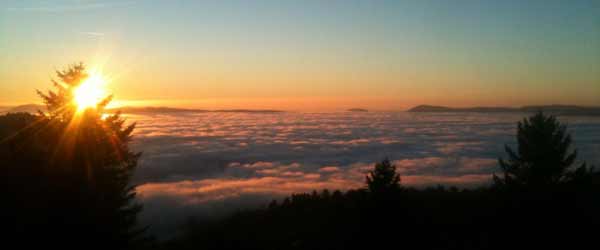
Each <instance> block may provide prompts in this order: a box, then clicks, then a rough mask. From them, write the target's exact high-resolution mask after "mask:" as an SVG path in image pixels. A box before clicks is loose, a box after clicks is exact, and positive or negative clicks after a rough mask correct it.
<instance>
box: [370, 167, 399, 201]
mask: <svg viewBox="0 0 600 250" xmlns="http://www.w3.org/2000/svg"><path fill="white" fill-rule="evenodd" d="M366 182H367V186H368V189H369V191H370V192H372V193H382V192H388V191H396V190H399V189H400V175H399V174H397V173H396V166H395V165H392V164H391V163H390V161H389V160H388V159H387V158H386V159H384V160H383V161H381V162H378V163H376V164H375V169H373V170H372V171H369V174H368V175H367V181H366Z"/></svg>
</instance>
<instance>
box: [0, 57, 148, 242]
mask: <svg viewBox="0 0 600 250" xmlns="http://www.w3.org/2000/svg"><path fill="white" fill-rule="evenodd" d="M57 75H58V78H59V79H60V82H54V85H55V87H56V89H57V90H56V91H49V92H48V93H47V94H43V93H41V92H40V95H41V97H42V98H43V100H44V102H45V103H46V105H47V107H48V110H47V112H41V111H40V112H39V114H38V115H30V114H8V115H5V116H2V117H0V138H1V141H0V164H1V165H0V171H2V175H1V177H0V179H1V180H0V192H2V197H3V203H2V207H1V208H0V209H1V211H0V213H1V216H2V227H3V228H2V230H3V231H5V232H4V233H2V236H3V237H6V239H10V240H11V241H13V242H16V243H18V246H20V247H19V248H26V246H27V245H29V244H43V245H44V246H45V247H50V248H54V247H59V249H64V248H72V247H77V248H99V249H130V248H133V247H134V246H136V245H137V243H138V241H139V240H140V239H141V238H140V237H139V236H140V233H141V232H142V230H140V228H138V227H137V226H136V218H137V214H138V213H139V211H140V209H141V206H140V205H139V204H136V203H135V202H134V198H135V192H134V189H133V187H132V186H131V185H130V184H129V180H130V177H131V175H132V173H133V171H134V169H135V167H136V165H137V160H138V158H139V154H137V153H133V152H132V151H130V149H129V147H128V142H129V141H130V139H131V132H132V131H133V129H134V126H135V125H134V124H132V125H129V126H125V125H124V120H123V119H122V118H121V117H120V116H119V114H115V115H110V116H107V117H105V118H102V110H103V108H104V107H105V106H106V104H108V102H109V101H110V97H107V99H105V100H104V101H103V102H101V103H99V104H98V107H97V109H87V110H84V111H81V112H78V111H77V107H75V105H74V103H73V100H72V99H73V96H72V94H71V93H72V90H73V89H74V88H76V87H77V86H78V85H79V84H80V83H81V82H82V81H83V80H84V79H85V78H86V77H87V75H86V74H85V68H84V66H83V65H82V64H77V65H73V66H72V67H70V68H69V69H67V70H65V71H59V72H57ZM4 244H9V243H8V242H6V241H5V242H4Z"/></svg>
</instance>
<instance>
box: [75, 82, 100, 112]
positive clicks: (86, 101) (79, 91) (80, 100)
mask: <svg viewBox="0 0 600 250" xmlns="http://www.w3.org/2000/svg"><path fill="white" fill-rule="evenodd" d="M105 86H106V81H105V80H104V78H103V77H102V75H101V74H99V73H92V74H90V75H89V77H88V78H87V79H85V80H84V81H83V82H82V83H81V84H80V85H79V86H77V88H75V89H74V90H73V100H74V102H75V105H76V106H77V111H78V112H81V111H84V110H86V109H88V108H96V106H97V105H98V103H100V102H101V101H102V100H103V99H104V98H106V96H107V95H106V89H105Z"/></svg>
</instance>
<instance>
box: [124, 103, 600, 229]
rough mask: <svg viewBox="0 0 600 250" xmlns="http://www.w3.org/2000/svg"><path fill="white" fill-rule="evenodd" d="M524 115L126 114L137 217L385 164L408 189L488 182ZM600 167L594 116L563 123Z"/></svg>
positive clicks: (292, 187) (361, 176)
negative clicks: (131, 131) (135, 154)
mask: <svg viewBox="0 0 600 250" xmlns="http://www.w3.org/2000/svg"><path fill="white" fill-rule="evenodd" d="M526 115H527V114H476V113H472V114H471V113H469V114H466V113H460V114H452V113H407V112H337V113H301V112H284V113H227V112H223V113H219V112H214V113H213V112H207V113H189V114H146V115H127V118H128V121H132V122H137V128H136V130H135V137H134V141H133V148H134V149H135V150H136V151H142V152H143V156H142V159H141V162H140V166H139V168H138V170H137V173H136V176H135V182H136V183H138V184H139V186H138V187H137V192H138V197H139V199H140V201H141V202H142V203H143V204H144V207H145V208H144V213H143V218H142V219H143V221H145V222H148V223H149V224H152V225H153V226H154V227H156V228H160V227H161V226H164V227H167V225H173V224H176V223H178V222H180V221H181V220H183V219H185V218H186V217H188V216H190V215H193V216H196V217H206V218H211V217H216V216H220V215H224V214H227V213H229V212H231V211H236V210H239V209H243V208H247V207H252V206H258V205H264V204H266V203H267V202H268V201H270V200H272V199H273V198H279V197H282V196H285V195H289V194H291V193H297V192H310V191H312V190H315V189H317V190H322V189H330V190H335V189H341V190H346V189H351V188H360V187H363V186H364V181H365V174H366V173H367V171H369V170H370V169H372V167H373V164H374V162H376V161H380V160H382V159H384V158H386V157H387V158H389V159H390V160H391V161H393V162H394V163H395V165H396V166H397V168H398V171H399V173H400V174H401V178H402V184H403V185H407V186H416V187H424V186H432V185H438V184H442V185H452V186H458V187H474V186H481V185H486V184H488V183H489V181H490V180H491V176H492V173H494V172H496V171H498V165H497V158H498V157H503V156H505V155H504V151H503V150H504V145H505V144H508V145H509V146H512V147H514V144H515V133H516V123H517V122H518V121H519V120H520V119H522V117H524V116H526ZM560 119H561V121H563V122H565V123H567V124H568V125H569V131H570V132H571V133H572V134H573V139H574V141H575V146H576V147H577V148H578V149H579V156H580V157H579V159H581V160H586V161H587V162H588V163H592V164H594V165H600V164H599V163H600V154H598V153H599V152H600V118H598V117H596V118H594V117H560Z"/></svg>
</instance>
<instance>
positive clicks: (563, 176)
mask: <svg viewBox="0 0 600 250" xmlns="http://www.w3.org/2000/svg"><path fill="white" fill-rule="evenodd" d="M571 142H572V140H571V135H570V134H569V133H568V132H567V127H566V126H565V125H563V124H561V123H560V122H559V121H558V120H557V119H556V117H554V116H547V115H545V114H543V113H542V112H541V111H540V112H538V113H536V114H535V115H533V116H531V117H529V118H525V119H523V120H522V121H520V122H519V123H518V129H517V151H516V152H515V151H514V150H513V149H512V148H510V147H509V146H508V145H505V151H506V153H507V154H508V159H507V160H504V159H502V158H500V159H499V160H498V162H499V164H500V168H501V169H502V175H501V176H497V175H495V174H494V183H495V184H496V185H497V186H501V185H528V186H544V185H551V184H557V183H563V182H567V181H571V180H575V179H577V178H582V177H583V176H585V175H587V174H588V173H590V172H591V169H588V168H587V167H586V164H585V163H583V164H582V165H580V166H579V167H577V168H574V167H573V164H574V162H575V159H576V158H577V150H571Z"/></svg>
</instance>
